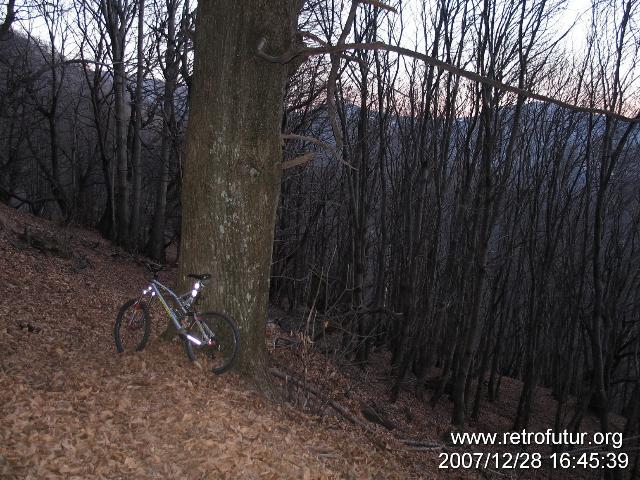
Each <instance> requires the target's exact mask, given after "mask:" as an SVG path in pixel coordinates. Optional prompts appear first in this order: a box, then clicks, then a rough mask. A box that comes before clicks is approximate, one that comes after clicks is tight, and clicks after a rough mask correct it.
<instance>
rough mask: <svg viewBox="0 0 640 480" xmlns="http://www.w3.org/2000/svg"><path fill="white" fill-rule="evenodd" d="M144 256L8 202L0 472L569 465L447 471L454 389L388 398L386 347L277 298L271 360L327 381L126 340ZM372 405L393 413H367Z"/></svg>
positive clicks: (201, 474) (153, 473) (393, 471)
mask: <svg viewBox="0 0 640 480" xmlns="http://www.w3.org/2000/svg"><path fill="white" fill-rule="evenodd" d="M139 260H140V259H136V258H135V257H132V256H131V255H129V254H126V253H125V252H123V251H122V250H120V249H118V248H114V247H113V246H112V245H111V244H110V243H109V242H108V241H106V240H104V239H102V238H101V237H100V236H99V235H98V234H97V233H95V232H91V231H87V230H83V229H80V228H74V227H60V226H58V225H57V224H55V223H53V222H49V221H46V220H42V219H38V218H35V217H32V216H30V215H27V214H24V213H20V212H17V211H15V210H12V209H9V208H7V207H5V206H4V205H1V204H0V479H14V478H16V479H23V478H25V479H47V478H65V479H89V478H91V479H93V478H96V479H120V478H122V479H125V478H126V479H129V478H136V479H144V478H162V479H174V478H175V479H214V478H232V479H241V478H242V479H244V478H247V479H249V478H256V479H258V478H259V479H263V478H264V479H269V478H273V479H278V478H301V479H311V478H380V479H382V478H391V479H392V478H398V479H403V478H460V479H463V478H505V477H506V478H558V479H560V478H569V477H568V475H566V473H567V472H553V471H551V470H548V469H543V470H528V471H517V472H516V471H507V472H505V471H501V472H497V471H493V470H488V469H487V470H480V471H476V470H467V471H463V470H455V471H454V470H439V469H438V463H439V455H440V453H442V452H444V451H447V452H452V451H454V452H455V451H459V452H464V451H472V450H469V449H468V448H467V449H464V448H460V447H453V446H452V445H450V442H449V432H450V427H449V416H450V412H451V406H450V403H449V401H448V400H446V399H443V400H441V401H440V403H439V405H438V406H437V407H435V408H429V407H428V406H426V405H425V404H424V403H423V402H419V401H417V400H416V398H415V395H413V393H412V385H411V380H409V381H408V383H407V386H406V390H403V392H402V393H401V395H400V399H399V400H398V401H397V402H396V403H394V404H389V403H388V401H387V399H388V389H389V384H388V381H389V379H388V378H387V377H386V374H388V365H387V363H388V361H387V359H386V357H385V355H384V354H383V353H380V352H378V353H375V354H374V356H373V359H372V364H371V365H370V366H369V367H367V368H365V369H362V368H360V367H357V366H353V365H348V364H345V363H344V362H339V361H338V360H336V359H330V358H327V357H326V356H325V355H322V354H320V353H318V352H317V351H316V350H314V349H313V348H310V346H309V345H308V344H307V343H305V342H304V341H301V339H302V340H304V337H301V336H300V335H299V334H297V333H296V332H295V331H293V332H292V331H289V329H288V328H284V329H283V328H282V327H281V326H279V325H283V324H284V323H286V322H287V317H288V316H287V315H285V314H284V313H283V312H281V311H279V310H277V309H275V308H271V309H270V319H269V320H270V322H269V324H268V328H267V330H268V345H269V350H270V353H271V357H272V362H273V365H274V367H275V368H277V369H278V370H280V371H283V372H287V373H288V374H293V375H294V376H295V378H297V379H299V380H302V381H304V382H309V383H308V385H309V386H310V387H311V388H312V389H313V390H315V391H316V392H319V393H320V395H309V394H308V392H307V391H306V390H304V389H300V388H294V386H293V385H292V384H291V383H287V384H286V385H285V384H283V382H282V381H281V380H279V379H275V378H274V385H275V386H277V387H278V388H279V389H280V391H281V395H280V396H281V399H280V400H279V401H276V400H273V399H271V400H266V399H265V398H264V397H263V396H262V395H261V394H259V393H256V392H253V391H252V390H251V389H250V388H249V387H248V386H247V385H245V384H243V382H242V380H241V379H239V378H238V377H237V376H236V375H235V374H233V373H229V374H225V375H222V376H217V377H214V376H212V375H211V374H209V373H206V372H204V371H203V370H201V369H200V368H199V367H198V365H195V364H190V363H189V362H188V360H187V358H186V356H185V355H184V353H183V351H182V347H181V346H180V345H179V344H177V343H174V344H171V343H166V342H162V341H160V340H154V339H152V342H151V344H150V345H149V347H148V348H147V349H145V350H144V351H143V352H140V353H135V354H124V355H117V354H116V352H115V347H114V344H113V338H112V328H113V320H114V318H115V316H116V313H117V311H118V308H119V306H120V305H121V304H122V303H123V302H124V301H125V300H126V299H128V298H130V297H131V296H132V295H133V294H134V292H137V291H138V290H139V289H140V288H141V287H142V286H143V285H144V284H145V282H146V280H147V275H146V273H145V270H144V267H143V266H142V265H141V264H140V262H139ZM169 274H171V272H170V273H169ZM288 320H291V319H290V318H289V319H288ZM162 327H163V325H154V337H153V338H155V334H157V332H158V331H159V330H161V329H162ZM518 393H519V383H518V382H516V381H513V380H511V379H504V380H503V384H502V390H501V397H500V400H499V401H498V402H496V403H494V404H488V405H486V406H485V408H484V410H483V413H482V416H481V419H480V421H478V422H474V423H472V424H470V425H469V427H468V428H467V429H466V430H465V431H470V432H471V431H478V432H492V431H497V432H502V431H508V429H509V427H510V425H511V419H512V418H513V413H514V411H515V408H516V406H517V395H518ZM537 396H538V398H537V402H536V407H535V410H534V412H533V419H532V425H531V427H530V430H533V431H544V430H545V429H546V428H548V427H549V426H550V425H552V421H553V414H554V412H555V402H554V401H553V399H552V398H551V397H550V395H549V392H547V391H545V390H543V389H540V390H539V391H538V394H537ZM363 407H371V408H374V409H375V410H376V411H377V412H378V413H380V414H382V415H384V416H385V417H386V418H387V420H388V421H389V422H391V423H392V424H393V425H392V426H393V428H392V429H390V430H387V429H385V428H383V427H382V426H379V425H377V424H374V423H370V422H368V421H367V420H365V418H364V417H363V415H362V408H363ZM339 409H342V410H343V412H342V413H338V410H339ZM349 418H351V421H350V420H349ZM354 420H355V423H354V422H353V421H354ZM617 420H618V422H619V421H620V419H617ZM614 423H616V419H614ZM595 426H596V424H595V420H594V419H593V418H591V417H589V418H587V419H586V421H585V428H586V429H587V430H591V429H594V428H595ZM412 442H413V443H412ZM416 442H417V443H416ZM474 450H475V451H488V450H487V449H486V448H475V447H474ZM572 475H573V476H572V477H571V478H595V477H594V476H593V473H591V472H584V471H583V472H580V471H577V472H572Z"/></svg>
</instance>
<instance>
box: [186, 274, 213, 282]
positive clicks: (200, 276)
mask: <svg viewBox="0 0 640 480" xmlns="http://www.w3.org/2000/svg"><path fill="white" fill-rule="evenodd" d="M187 277H191V278H195V279H196V280H200V281H203V280H209V279H210V278H211V274H210V273H189V274H188V275H187Z"/></svg>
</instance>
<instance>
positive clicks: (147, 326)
mask: <svg viewBox="0 0 640 480" xmlns="http://www.w3.org/2000/svg"><path fill="white" fill-rule="evenodd" d="M132 307H133V310H132V311H130V310H131V308H132ZM136 330H137V331H139V332H140V333H141V334H142V336H141V338H140V340H135V341H134V342H133V346H130V345H128V343H129V342H123V340H124V334H125V332H134V331H136ZM150 334H151V320H150V317H149V309H148V307H147V305H146V304H145V303H143V302H141V301H140V300H139V299H135V298H132V299H131V300H129V301H128V302H126V303H125V304H124V305H122V307H120V310H119V311H118V316H117V317H116V321H115V324H114V326H113V338H114V340H115V343H116V350H117V351H118V353H122V352H124V351H126V350H129V351H136V352H139V351H140V350H142V349H143V348H144V347H145V346H146V345H147V342H148V341H149V335H150ZM137 336H140V335H136V337H137Z"/></svg>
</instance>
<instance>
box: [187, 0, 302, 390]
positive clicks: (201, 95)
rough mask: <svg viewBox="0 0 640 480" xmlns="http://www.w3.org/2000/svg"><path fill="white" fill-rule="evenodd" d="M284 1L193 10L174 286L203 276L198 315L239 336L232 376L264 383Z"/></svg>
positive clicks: (289, 25) (292, 17) (287, 29)
mask: <svg viewBox="0 0 640 480" xmlns="http://www.w3.org/2000/svg"><path fill="white" fill-rule="evenodd" d="M291 3H292V2H291V1H290V0H277V1H276V0H269V1H267V0H262V1H251V2H235V1H232V0H218V1H210V2H202V3H200V4H199V5H198V18H197V22H198V27H197V30H196V31H197V38H196V44H195V45H196V50H195V71H194V79H193V102H192V109H191V112H190V118H189V127H188V132H187V156H186V165H185V175H184V179H183V189H182V243H181V247H180V265H179V272H178V273H179V282H180V283H181V286H182V287H184V286H185V285H186V277H185V276H186V274H187V273H189V272H210V273H211V274H213V280H212V284H211V285H210V286H209V287H208V288H207V290H206V298H205V300H204V302H203V305H201V308H202V309H203V310H209V309H220V310H224V311H225V312H226V313H228V314H230V315H231V316H233V317H234V318H235V319H236V320H237V322H238V324H239V326H240V333H241V349H240V356H239V363H238V367H237V368H238V370H239V371H240V372H241V373H242V374H243V375H244V376H246V377H249V378H250V379H251V380H253V381H254V382H255V383H256V384H258V385H260V384H262V383H263V381H264V379H265V378H266V376H265V369H264V363H265V358H266V349H265V339H264V334H265V320H266V307H267V300H268V293H269V272H270V267H271V252H272V243H273V233H274V225H275V210H276V202H277V198H278V193H279V190H280V176H281V167H280V165H279V164H280V161H281V156H282V154H281V140H280V121H281V119H282V99H283V95H284V85H285V80H286V73H287V71H286V66H285V65H281V64H277V63H269V62H267V61H265V60H263V59H261V58H259V57H258V56H257V55H256V47H257V45H258V42H259V40H260V38H262V37H264V38H265V39H266V47H265V50H266V51H267V52H268V53H275V54H278V53H280V52H282V51H284V50H286V49H287V48H288V47H289V45H290V43H291V41H292V38H293V35H292V29H293V26H294V24H295V23H294V22H295V21H296V13H295V11H294V9H293V8H291V7H290V6H289V5H290V4H291Z"/></svg>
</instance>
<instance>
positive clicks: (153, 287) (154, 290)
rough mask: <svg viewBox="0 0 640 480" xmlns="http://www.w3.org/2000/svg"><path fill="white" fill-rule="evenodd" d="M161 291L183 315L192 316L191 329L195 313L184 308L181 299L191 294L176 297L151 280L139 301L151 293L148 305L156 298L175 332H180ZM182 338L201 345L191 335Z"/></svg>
mask: <svg viewBox="0 0 640 480" xmlns="http://www.w3.org/2000/svg"><path fill="white" fill-rule="evenodd" d="M162 291H164V292H166V293H168V294H169V295H170V296H171V297H172V298H173V299H174V300H175V303H176V304H177V305H178V306H179V307H180V309H181V310H182V312H183V314H184V315H189V314H191V315H193V317H194V319H193V322H192V323H191V325H189V328H191V326H192V325H193V323H195V322H197V319H196V316H195V312H193V311H192V310H190V309H188V308H185V306H184V303H183V298H184V297H188V296H191V292H187V293H184V294H182V295H179V296H178V295H177V294H176V293H175V292H174V291H173V290H171V289H170V288H169V287H167V286H166V285H163V284H162V283H160V282H159V281H158V280H156V279H153V280H151V283H149V285H148V286H147V288H145V289H144V290H143V291H142V296H141V297H140V299H142V298H143V297H144V296H146V295H148V294H149V293H151V299H150V300H149V303H151V301H153V297H157V298H158V300H159V301H160V304H161V305H162V307H163V308H164V310H165V312H167V315H169V318H170V319H171V321H172V322H173V325H174V326H175V328H176V330H178V331H181V330H182V325H180V322H179V321H178V317H177V316H176V314H175V311H174V310H173V309H172V308H171V307H170V306H169V304H168V303H167V301H166V300H165V298H164V296H163V295H162ZM200 329H202V327H200ZM184 336H185V337H186V338H187V339H188V340H189V341H190V342H191V343H193V344H196V345H200V344H201V343H202V342H200V341H199V340H198V339H196V338H194V337H192V336H191V335H188V334H184Z"/></svg>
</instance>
